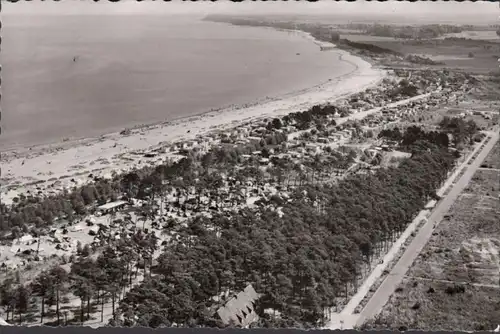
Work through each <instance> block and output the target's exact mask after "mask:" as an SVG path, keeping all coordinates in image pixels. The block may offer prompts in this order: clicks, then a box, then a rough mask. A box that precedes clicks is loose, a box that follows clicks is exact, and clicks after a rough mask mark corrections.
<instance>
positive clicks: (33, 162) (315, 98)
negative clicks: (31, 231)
mask: <svg viewBox="0 0 500 334" xmlns="http://www.w3.org/2000/svg"><path fill="white" fill-rule="evenodd" d="M302 34H303V35H304V38H308V39H309V38H312V37H311V36H310V35H309V34H305V33H302ZM314 43H315V44H316V45H318V46H319V47H321V46H322V45H323V44H324V43H323V42H318V41H314ZM318 43H320V44H321V45H320V44H318ZM330 46H333V44H330ZM325 52H329V53H332V54H335V55H338V57H339V59H340V60H343V61H346V62H349V63H350V64H352V65H354V66H355V70H353V71H352V72H350V73H348V74H346V75H343V76H341V77H337V78H335V79H333V80H329V81H328V82H323V83H320V84H318V85H316V86H314V87H311V88H309V89H305V90H302V91H299V92H293V93H290V94H286V95H283V96H280V97H277V98H274V99H265V100H261V101H257V102H255V103H253V104H251V105H243V106H233V107H228V108H225V109H221V110H217V111H211V112H208V113H205V114H202V115H199V116H194V117H187V118H182V119H178V120H174V121H169V122H165V123H161V124H156V125H150V126H146V127H141V128H135V129H131V131H130V133H128V134H126V135H123V134H120V133H111V134H108V135H104V136H101V137H99V138H89V139H81V140H76V141H67V142H61V143H57V144H51V145H46V146H36V147H26V148H24V149H16V150H15V151H14V150H12V151H5V152H3V153H2V156H1V161H2V167H3V168H2V175H1V180H2V185H1V200H2V203H4V204H7V205H8V204H10V203H11V202H12V199H13V198H14V197H16V196H18V195H19V194H27V193H28V191H29V192H30V193H31V194H36V193H39V194H42V193H44V189H45V188H46V187H47V186H50V187H51V188H52V191H53V192H57V191H59V190H61V189H62V188H64V187H73V186H75V185H79V184H83V183H86V182H87V181H89V180H91V178H89V174H92V175H93V176H102V177H110V176H111V173H112V172H113V171H116V172H120V171H125V170H129V169H133V168H140V167H142V166H145V165H154V164H158V163H161V161H164V160H165V158H167V157H170V156H171V153H169V152H168V150H166V151H165V152H164V153H162V154H158V155H157V156H156V157H154V158H145V157H143V155H142V154H143V152H147V151H150V150H156V149H161V148H162V147H165V148H167V147H168V146H170V145H171V144H172V143H174V142H179V141H184V140H189V139H194V138H196V137H200V136H202V135H204V134H207V133H209V132H211V131H214V130H224V129H228V128H232V127H236V126H238V125H239V124H241V123H245V122H248V121H251V120H256V119H259V118H260V119H262V118H267V117H275V116H282V115H286V114H288V113H291V112H296V111H301V110H306V109H307V108H309V107H311V106H313V105H315V104H323V103H328V102H334V101H335V100H338V99H340V98H343V97H346V96H348V95H350V94H354V93H356V92H359V91H362V90H364V89H366V88H368V87H371V86H375V85H376V84H377V83H378V82H380V81H381V80H382V79H383V78H384V77H385V75H386V73H385V72H384V71H382V70H379V69H374V68H372V66H371V64H369V63H368V62H366V61H365V60H363V59H361V58H358V57H354V56H352V55H350V54H349V53H348V52H345V51H343V50H338V49H333V50H329V51H325Z"/></svg>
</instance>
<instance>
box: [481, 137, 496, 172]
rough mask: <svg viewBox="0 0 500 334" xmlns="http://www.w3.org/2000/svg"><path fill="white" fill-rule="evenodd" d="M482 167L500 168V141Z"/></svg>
mask: <svg viewBox="0 0 500 334" xmlns="http://www.w3.org/2000/svg"><path fill="white" fill-rule="evenodd" d="M491 153H492V154H490V155H489V156H488V157H487V158H486V159H485V160H484V162H483V164H482V165H481V167H486V168H495V169H500V143H497V144H496V145H495V147H493V150H491Z"/></svg>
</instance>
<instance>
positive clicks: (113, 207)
mask: <svg viewBox="0 0 500 334" xmlns="http://www.w3.org/2000/svg"><path fill="white" fill-rule="evenodd" d="M126 205H127V202H126V201H116V202H110V203H106V204H103V205H101V206H98V207H97V211H99V212H101V213H102V214H108V213H110V212H115V211H118V210H121V209H123V208H124V207H125V206H126Z"/></svg>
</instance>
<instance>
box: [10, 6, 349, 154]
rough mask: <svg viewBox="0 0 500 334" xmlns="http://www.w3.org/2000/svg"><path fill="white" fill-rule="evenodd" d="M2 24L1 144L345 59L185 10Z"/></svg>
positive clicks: (243, 89) (278, 87)
mask: <svg viewBox="0 0 500 334" xmlns="http://www.w3.org/2000/svg"><path fill="white" fill-rule="evenodd" d="M2 28H3V29H2V35H3V38H2V52H1V56H0V61H1V64H2V90H3V93H2V111H3V112H2V122H1V124H2V134H1V137H0V139H1V140H0V147H2V148H3V149H5V148H7V147H14V146H17V145H32V144H40V143H47V142H52V141H58V140H61V139H62V138H65V137H84V136H96V135H99V134H102V133H106V132H111V131H117V130H121V129H123V128H125V127H127V126H131V125H136V124H143V123H152V122H158V121H163V120H168V119H173V118H178V117H182V116H189V115H194V114H199V113H202V112H206V111H209V110H210V109H211V108H218V107H222V106H226V105H229V104H243V103H248V102H252V101H255V100H256V99H259V98H263V97H266V96H277V95H280V94H284V93H287V92H290V91H294V90H298V89H303V88H307V87H310V86H313V85H315V84H317V83H319V82H322V81H326V80H328V79H330V78H334V77H336V76H339V75H342V74H345V73H347V72H350V71H351V70H352V69H353V68H352V66H351V65H349V64H346V63H344V62H341V61H339V60H338V56H337V55H336V54H335V53H329V52H320V51H319V49H318V48H317V47H316V46H315V45H314V44H313V43H312V42H311V41H308V40H306V39H304V38H301V37H300V36H297V35H295V34H291V33H284V32H278V31H274V30H270V29H262V28H251V27H233V26H229V25H225V24H219V23H210V22H202V21H199V20H198V19H194V18H175V19H173V18H172V17H162V16H88V15H87V16H69V17H68V16H66V17H64V16H52V17H51V16H39V17H29V18H27V17H25V16H5V17H2ZM297 54H299V55H297ZM74 57H76V61H73V58H74Z"/></svg>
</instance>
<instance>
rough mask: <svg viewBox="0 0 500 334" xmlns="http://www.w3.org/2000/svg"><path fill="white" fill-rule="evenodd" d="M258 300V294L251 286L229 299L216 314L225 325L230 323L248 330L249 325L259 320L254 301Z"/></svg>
mask: <svg viewBox="0 0 500 334" xmlns="http://www.w3.org/2000/svg"><path fill="white" fill-rule="evenodd" d="M257 299H259V294H258V293H257V292H256V291H255V290H254V288H253V286H252V285H251V284H249V285H247V287H246V288H245V290H243V291H241V292H240V293H238V294H237V295H236V296H235V297H233V298H231V299H229V300H228V301H227V303H226V304H225V305H224V306H222V307H220V308H219V309H218V310H217V314H218V315H219V317H220V319H221V320H222V322H223V323H224V324H225V325H229V324H231V323H233V324H235V325H237V326H241V327H243V328H248V326H250V324H252V323H254V322H256V321H257V320H259V316H258V315H257V313H256V312H255V301H256V300H257Z"/></svg>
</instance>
